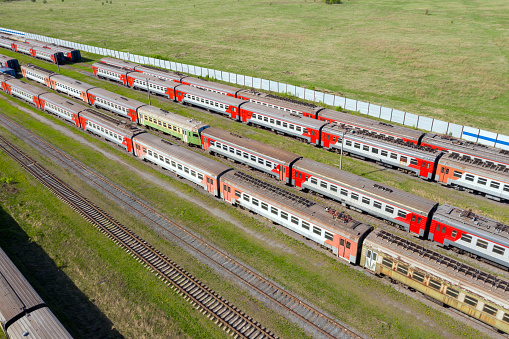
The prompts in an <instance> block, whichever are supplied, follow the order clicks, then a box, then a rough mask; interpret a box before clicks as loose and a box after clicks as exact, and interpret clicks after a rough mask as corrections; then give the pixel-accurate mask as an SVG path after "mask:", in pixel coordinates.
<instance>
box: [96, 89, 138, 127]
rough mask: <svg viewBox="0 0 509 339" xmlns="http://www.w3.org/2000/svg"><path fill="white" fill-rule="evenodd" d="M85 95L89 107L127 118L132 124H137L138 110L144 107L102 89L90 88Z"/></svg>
mask: <svg viewBox="0 0 509 339" xmlns="http://www.w3.org/2000/svg"><path fill="white" fill-rule="evenodd" d="M87 94H88V102H89V104H90V105H92V106H96V107H101V108H104V109H106V110H108V111H111V112H114V113H117V114H119V115H122V116H125V117H129V118H131V120H132V121H133V122H138V108H140V107H142V106H146V105H145V104H144V103H142V102H139V101H137V100H134V99H129V98H126V97H124V96H121V95H118V94H116V93H113V92H110V91H107V90H105V89H102V88H97V87H95V88H92V89H90V90H88V91H87Z"/></svg>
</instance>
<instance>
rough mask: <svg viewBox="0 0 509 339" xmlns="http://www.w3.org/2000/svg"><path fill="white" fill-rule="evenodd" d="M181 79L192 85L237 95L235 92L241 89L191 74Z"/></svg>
mask: <svg viewBox="0 0 509 339" xmlns="http://www.w3.org/2000/svg"><path fill="white" fill-rule="evenodd" d="M181 81H182V82H187V83H190V84H191V86H199V87H205V88H210V89H212V90H213V91H221V92H225V93H228V94H231V95H235V93H237V92H238V91H239V89H240V88H237V87H233V86H229V85H225V84H221V83H219V82H215V81H209V80H205V79H200V78H195V77H189V76H188V77H185V78H182V79H181ZM223 95H224V94H223Z"/></svg>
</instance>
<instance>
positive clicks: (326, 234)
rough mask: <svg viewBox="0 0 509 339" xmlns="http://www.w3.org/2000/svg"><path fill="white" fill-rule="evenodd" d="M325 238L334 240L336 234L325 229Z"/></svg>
mask: <svg viewBox="0 0 509 339" xmlns="http://www.w3.org/2000/svg"><path fill="white" fill-rule="evenodd" d="M325 239H327V240H330V241H333V240H334V234H332V233H330V232H327V231H325Z"/></svg>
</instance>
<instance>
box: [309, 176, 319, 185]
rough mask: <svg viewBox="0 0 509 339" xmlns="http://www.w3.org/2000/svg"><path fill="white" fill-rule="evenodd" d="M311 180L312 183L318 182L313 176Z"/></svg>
mask: <svg viewBox="0 0 509 339" xmlns="http://www.w3.org/2000/svg"><path fill="white" fill-rule="evenodd" d="M310 181H311V183H312V184H315V185H316V184H318V180H316V178H311V180H310Z"/></svg>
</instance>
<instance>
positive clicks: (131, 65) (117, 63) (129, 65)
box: [100, 57, 138, 70]
mask: <svg viewBox="0 0 509 339" xmlns="http://www.w3.org/2000/svg"><path fill="white" fill-rule="evenodd" d="M100 62H101V63H103V64H111V65H115V66H119V67H124V68H129V69H131V70H134V68H135V67H136V66H138V64H135V63H133V62H129V61H124V60H120V59H116V58H110V57H106V58H102V59H101V60H100Z"/></svg>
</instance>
